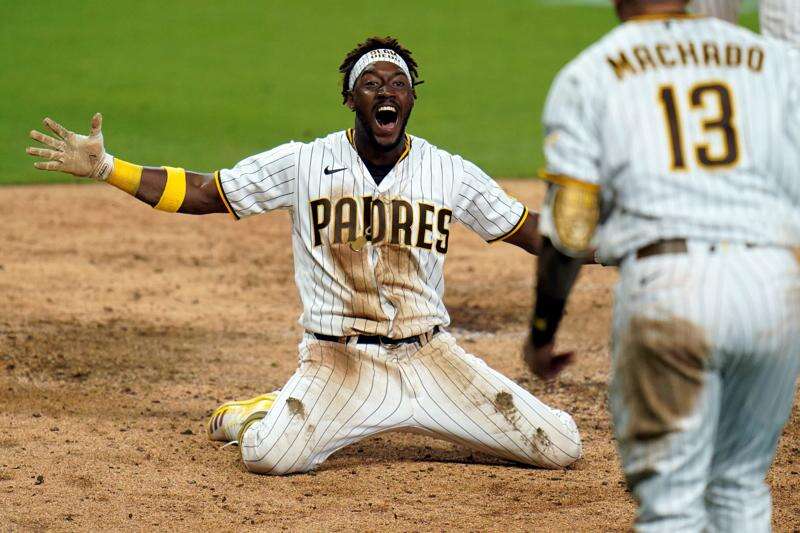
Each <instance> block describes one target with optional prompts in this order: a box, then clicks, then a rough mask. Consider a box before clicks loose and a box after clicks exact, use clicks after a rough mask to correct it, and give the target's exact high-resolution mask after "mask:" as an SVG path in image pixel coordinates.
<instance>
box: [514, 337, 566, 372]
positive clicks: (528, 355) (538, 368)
mask: <svg viewBox="0 0 800 533" xmlns="http://www.w3.org/2000/svg"><path fill="white" fill-rule="evenodd" d="M553 344H554V343H552V342H551V343H549V344H545V345H544V346H541V347H539V348H536V347H535V346H534V345H533V342H532V341H531V338H530V336H529V337H528V339H527V341H525V346H523V348H522V357H523V359H524V360H525V363H526V364H527V365H528V368H530V370H531V372H533V373H534V374H536V375H537V376H539V377H540V378H542V379H553V378H554V377H556V376H557V375H558V374H560V373H561V371H562V370H564V368H566V367H567V366H568V365H569V364H570V363H572V359H573V358H574V356H575V352H564V353H560V354H555V353H553Z"/></svg>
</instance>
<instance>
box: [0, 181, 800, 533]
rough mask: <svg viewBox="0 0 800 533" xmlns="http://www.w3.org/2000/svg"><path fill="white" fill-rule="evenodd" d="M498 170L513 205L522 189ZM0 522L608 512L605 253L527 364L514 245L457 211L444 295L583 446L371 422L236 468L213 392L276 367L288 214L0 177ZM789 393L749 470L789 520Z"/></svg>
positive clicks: (368, 524) (429, 519)
mask: <svg viewBox="0 0 800 533" xmlns="http://www.w3.org/2000/svg"><path fill="white" fill-rule="evenodd" d="M505 185H506V187H507V188H508V189H509V190H510V191H511V192H512V193H515V194H516V195H517V196H518V197H519V198H520V199H522V200H523V201H526V202H527V203H528V204H529V205H531V206H532V207H535V206H537V205H538V200H539V194H540V192H541V191H540V190H539V189H538V188H537V186H534V185H532V184H530V183H525V182H508V183H506V184H505ZM0 205H2V208H0V227H2V229H1V230H0V427H3V428H4V431H3V433H2V435H0V530H3V531H7V530H28V529H42V528H46V529H94V530H96V529H126V530H127V529H146V528H147V529H149V528H152V527H154V526H155V527H159V528H170V529H200V528H201V527H202V528H203V529H209V530H210V529H224V530H233V529H240V528H243V527H254V528H259V529H264V528H267V527H269V528H276V529H277V528H284V529H285V528H289V529H313V530H343V529H360V530H364V529H366V530H377V529H384V528H391V529H402V530H429V529H436V530H439V529H471V530H487V529H491V530H501V529H514V530H521V529H526V530H531V529H536V530H547V531H557V530H620V529H625V528H626V527H627V526H628V525H629V523H630V520H631V517H632V513H633V502H632V500H631V498H630V496H629V494H628V493H627V492H626V491H625V488H624V484H623V481H622V476H621V473H620V470H619V464H618V462H617V459H616V456H615V452H614V446H613V441H612V438H611V431H610V424H609V417H608V415H607V412H606V408H605V404H606V382H607V379H608V366H609V364H608V329H609V323H610V315H611V309H610V304H611V286H612V284H613V282H614V280H615V277H616V274H615V272H614V270H613V269H603V268H601V267H591V268H588V269H587V270H586V271H585V272H584V274H583V276H582V278H581V281H580V282H579V284H578V286H577V287H576V291H575V294H574V298H573V300H572V301H571V303H570V306H569V309H568V315H567V318H566V319H565V329H564V330H563V333H562V336H561V344H562V345H563V346H564V347H566V348H571V349H575V350H577V351H578V353H579V354H580V360H579V364H578V365H577V366H574V367H572V368H570V369H569V370H568V371H566V372H565V374H564V375H563V377H562V378H560V379H559V380H558V381H557V382H556V383H554V384H550V385H547V384H544V383H542V382H540V381H537V380H533V379H531V378H530V377H529V376H528V375H527V374H526V372H525V370H524V369H523V366H522V364H521V361H520V358H519V347H520V343H521V341H522V338H523V333H524V330H525V326H526V321H527V318H528V315H529V312H530V302H531V284H532V269H533V264H532V261H531V260H530V259H529V256H527V255H526V254H525V253H523V252H521V251H519V250H517V249H516V248H514V247H512V246H508V245H503V244H496V245H493V246H487V245H485V244H483V243H482V241H481V240H480V239H479V238H477V237H476V236H474V235H472V234H470V233H468V232H467V231H466V230H464V229H462V228H460V227H459V228H458V229H457V230H456V231H455V234H454V236H453V240H452V244H451V246H450V252H449V256H450V257H449V260H448V262H447V293H446V303H447V305H448V308H449V309H450V312H451V314H452V318H453V327H452V330H453V332H454V334H455V335H456V337H457V338H458V339H459V340H460V342H461V344H462V345H463V346H464V347H465V348H466V349H468V350H470V351H471V352H473V353H475V354H477V355H480V356H482V357H484V358H485V359H486V361H487V362H488V363H489V364H490V365H492V366H495V367H496V368H497V369H499V370H501V371H502V372H504V373H506V374H507V375H508V376H510V377H511V378H513V379H515V380H517V381H518V382H519V383H521V384H523V386H525V387H527V388H529V389H530V390H531V391H533V393H534V394H536V395H537V396H539V397H540V398H542V399H543V400H544V401H546V402H548V403H550V404H551V405H555V406H557V407H560V408H563V409H566V410H568V411H570V412H571V413H573V414H574V415H575V418H576V420H577V422H578V425H579V427H580V429H581V432H582V434H583V439H584V450H585V458H584V459H582V460H581V461H579V462H578V463H577V464H576V465H575V466H574V467H573V468H571V469H569V470H567V471H563V472H559V471H556V472H553V471H544V470H536V469H531V468H523V467H519V466H516V465H509V464H504V463H502V462H501V461H496V460H494V459H491V458H489V457H486V456H482V455H479V454H474V453H471V452H470V451H469V450H466V449H463V448H459V447H456V446H454V445H451V444H448V443H443V442H439V441H434V440H430V439H427V438H424V437H419V436H414V435H406V434H396V435H385V436H380V437H376V438H371V439H368V440H365V441H363V442H362V443H359V444H357V445H355V446H352V447H349V448H346V449H344V450H342V451H340V452H339V453H337V454H336V455H334V456H333V457H332V458H331V460H330V461H329V462H327V463H326V464H324V465H323V467H322V468H321V469H320V470H319V471H317V472H316V473H313V474H308V475H297V476H290V477H285V478H269V477H262V476H256V475H253V474H249V473H247V472H245V471H244V469H243V468H242V466H241V463H240V461H239V458H238V451H237V449H236V448H235V447H230V448H226V449H224V450H220V449H219V448H220V447H219V444H217V443H212V442H210V441H208V440H207V438H206V435H205V432H204V425H203V424H204V421H205V420H206V417H207V415H208V414H209V413H210V412H211V410H212V409H213V408H214V407H216V406H217V405H218V404H219V403H220V402H222V401H225V400H228V399H232V398H235V397H247V396H252V395H255V394H256V393H261V392H266V391H270V390H273V389H276V388H279V387H280V386H281V385H282V384H283V382H284V381H285V380H286V379H287V378H288V377H289V375H290V374H291V373H292V371H293V370H294V366H295V363H296V345H297V342H298V340H299V337H300V333H301V330H300V327H299V326H298V325H297V317H298V315H299V312H300V306H299V297H298V294H297V291H296V289H295V287H294V277H293V272H292V261H291V246H290V232H289V218H288V216H287V215H286V213H278V214H272V215H268V216H264V217H257V218H255V219H251V220H245V221H241V222H238V223H234V222H233V221H231V220H230V219H229V218H227V217H226V216H222V215H215V216H210V217H205V218H193V217H189V216H175V215H168V214H164V213H160V212H155V211H153V210H152V209H150V208H149V207H147V206H145V205H142V204H138V203H137V202H134V201H131V200H130V199H129V198H127V197H126V196H125V195H124V194H122V193H120V192H119V191H116V190H113V189H112V188H110V187H106V186H101V185H86V186H57V187H12V188H0ZM799 418H800V410H798V408H797V406H795V409H794V411H793V414H792V419H791V421H790V423H789V426H788V427H787V429H786V431H785V434H784V437H783V439H782V440H781V445H780V448H779V452H778V458H777V461H776V464H775V467H774V468H773V470H772V473H771V477H770V480H771V483H772V486H773V489H774V500H775V525H776V529H778V530H792V529H795V530H796V529H797V528H800V476H798V470H800V457H799V456H800V454H798V452H800V449H799V447H800V420H799Z"/></svg>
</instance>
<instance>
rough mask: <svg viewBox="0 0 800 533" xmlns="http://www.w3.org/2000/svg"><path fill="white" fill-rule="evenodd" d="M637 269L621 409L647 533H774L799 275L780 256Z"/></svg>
mask: <svg viewBox="0 0 800 533" xmlns="http://www.w3.org/2000/svg"><path fill="white" fill-rule="evenodd" d="M689 244H690V247H689V252H690V253H689V254H673V255H658V256H652V257H647V258H644V259H641V260H637V259H635V258H628V259H626V260H625V261H624V262H623V264H622V267H621V271H620V283H619V285H618V287H617V293H616V302H615V311H614V313H615V314H614V341H613V344H614V350H613V363H614V365H613V366H614V376H613V379H612V385H611V394H610V402H611V410H612V413H613V415H614V425H615V428H614V429H615V434H616V437H617V442H618V446H619V451H620V455H621V457H622V463H623V469H624V470H625V474H626V478H627V480H628V484H629V486H630V488H631V490H632V492H633V494H634V496H635V497H636V499H637V500H638V501H639V509H638V513H637V518H636V529H637V530H639V531H670V532H673V531H708V530H710V531H747V532H756V531H769V530H770V514H771V499H770V493H769V488H768V487H767V485H766V483H765V481H764V478H765V475H766V472H767V470H768V469H769V467H770V465H771V463H772V460H773V458H774V454H775V448H776V446H777V442H778V438H779V437H780V433H781V430H782V428H783V426H784V424H785V423H786V420H787V418H788V416H789V414H790V411H791V406H792V400H793V397H794V388H795V383H796V379H797V374H798V368H799V367H800V264H799V263H798V259H797V258H796V257H795V256H794V255H793V254H792V252H790V251H788V250H784V249H780V248H747V247H746V246H744V245H735V246H733V245H728V246H726V247H725V248H724V249H722V250H716V251H714V252H710V251H709V249H708V245H707V244H701V243H689Z"/></svg>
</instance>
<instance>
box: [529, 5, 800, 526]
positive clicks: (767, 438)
mask: <svg viewBox="0 0 800 533" xmlns="http://www.w3.org/2000/svg"><path fill="white" fill-rule="evenodd" d="M544 121H545V127H546V131H547V141H546V146H545V151H546V156H547V170H548V171H549V172H551V173H553V174H557V175H561V181H562V182H563V181H565V180H564V176H567V177H570V178H573V179H576V180H579V181H581V182H585V183H590V184H595V185H598V186H599V189H600V193H601V195H602V196H601V198H602V202H603V205H602V215H603V216H602V219H601V225H600V228H599V232H598V233H597V235H596V244H597V246H598V247H599V250H598V251H599V253H600V255H601V257H602V259H603V260H605V261H609V262H619V263H620V276H619V283H618V285H617V290H616V295H615V302H614V321H613V338H612V368H613V379H612V382H611V385H610V389H609V406H610V408H611V412H612V414H613V417H614V432H615V437H616V442H617V445H618V449H619V452H620V457H621V459H622V461H621V462H622V467H623V470H624V472H625V476H626V479H627V481H628V486H629V488H630V490H631V493H632V494H633V495H634V497H635V498H636V500H637V502H638V504H639V505H638V509H637V516H636V524H635V529H636V530H637V531H748V532H750V531H769V528H770V494H769V487H768V486H767V485H766V484H765V482H764V479H765V475H766V472H767V470H768V468H769V465H770V463H771V462H772V458H773V457H774V453H775V447H776V443H777V441H778V438H779V437H780V434H781V431H782V428H783V426H784V424H785V423H786V420H787V418H788V416H789V414H790V412H791V405H792V400H793V397H794V390H795V382H796V379H797V374H798V371H799V370H800V299H798V297H797V295H798V294H800V257H796V256H795V254H794V253H793V252H792V251H791V250H790V249H789V247H790V246H799V245H800V179H798V178H800V175H799V173H800V62H798V57H797V52H795V51H794V49H792V48H791V47H790V46H789V45H788V44H786V43H784V42H782V41H778V40H775V39H769V38H764V37H761V36H759V35H756V34H753V33H751V32H749V31H748V30H745V29H742V28H739V27H737V26H734V25H732V24H729V23H727V22H724V21H722V20H718V19H714V18H681V17H674V18H669V19H658V18H640V19H637V20H633V21H629V22H626V23H624V24H622V25H621V26H619V27H618V28H617V29H615V30H614V31H612V32H610V33H609V34H608V35H607V36H606V37H604V38H603V39H601V40H600V41H599V42H598V43H597V44H595V45H594V46H592V47H590V48H589V49H588V50H586V51H585V52H584V53H583V54H581V55H580V56H579V57H578V58H577V59H576V60H574V61H573V62H572V63H570V64H569V65H568V66H567V67H566V68H564V70H563V71H562V72H561V73H560V74H559V76H558V77H557V79H556V81H555V82H554V84H553V87H552V89H551V93H550V95H549V98H548V102H547V107H546V110H545V115H544ZM671 239H676V240H677V239H681V240H682V242H681V244H684V245H685V247H686V249H685V250H684V252H685V253H681V252H680V250H679V249H673V250H672V251H671V253H670V252H669V251H668V250H666V249H665V248H666V245H665V248H662V249H661V250H660V251H659V250H657V249H654V248H650V250H649V252H650V253H647V254H637V253H636V251H637V250H639V249H640V248H643V247H644V246H646V245H649V244H654V243H656V242H658V241H661V240H671ZM673 244H677V243H676V242H673Z"/></svg>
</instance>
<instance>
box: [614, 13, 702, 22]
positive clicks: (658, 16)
mask: <svg viewBox="0 0 800 533" xmlns="http://www.w3.org/2000/svg"><path fill="white" fill-rule="evenodd" d="M702 18H706V17H705V16H704V15H697V14H695V13H652V14H649V15H636V16H633V17H631V18H629V19H628V20H627V21H626V22H648V21H651V20H674V19H702Z"/></svg>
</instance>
